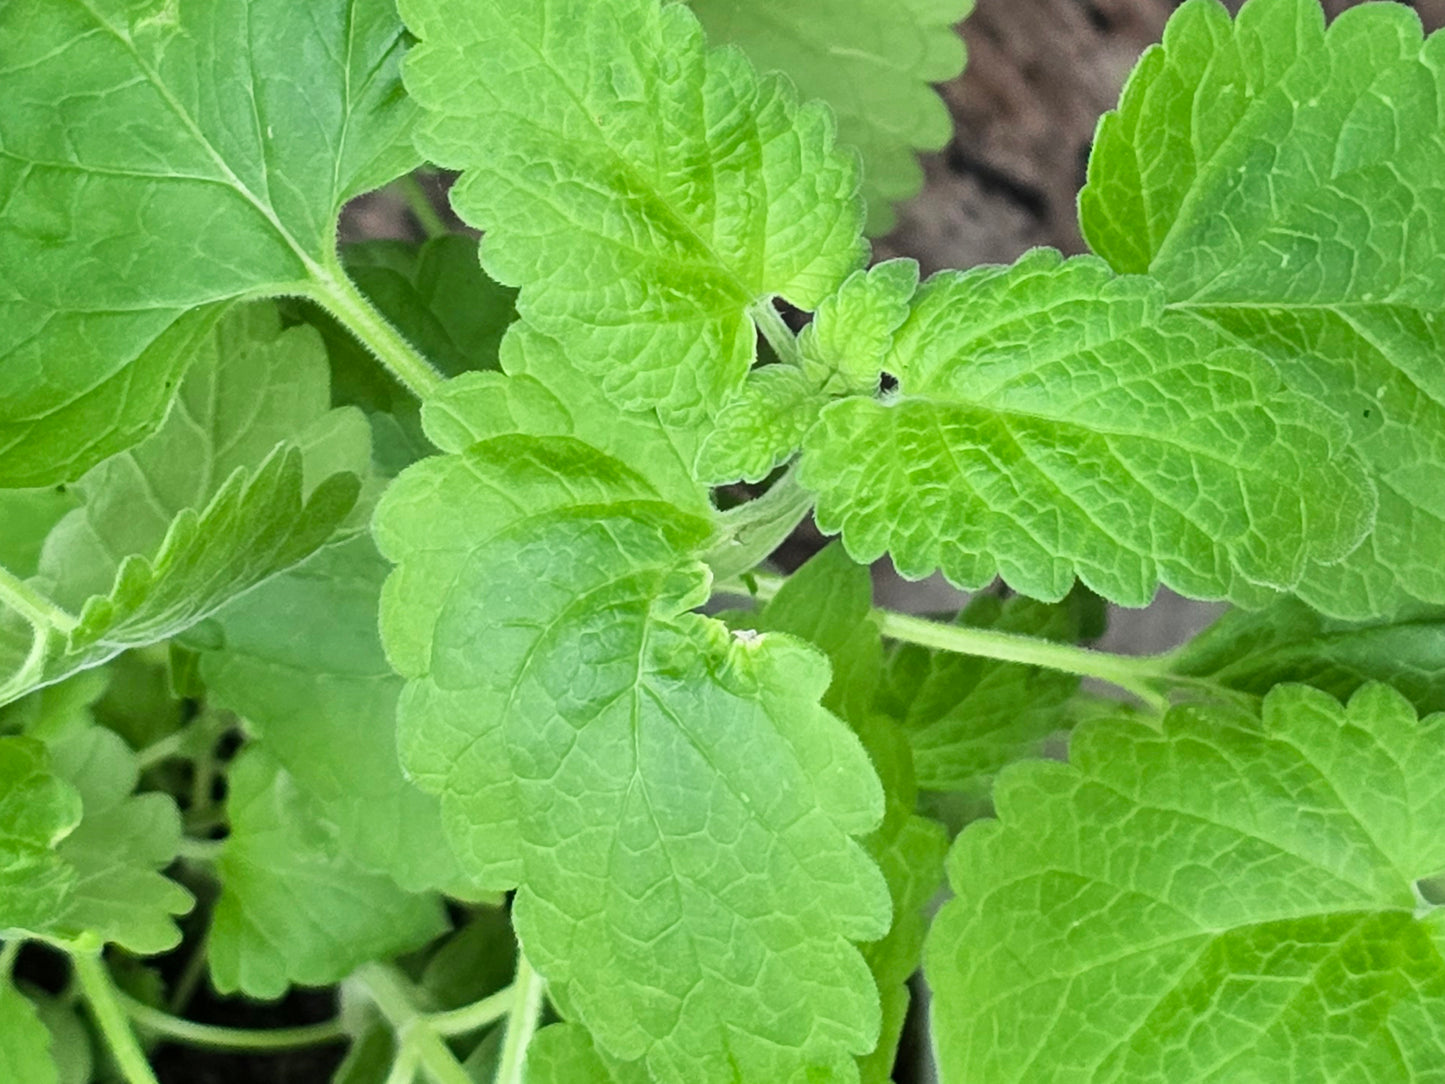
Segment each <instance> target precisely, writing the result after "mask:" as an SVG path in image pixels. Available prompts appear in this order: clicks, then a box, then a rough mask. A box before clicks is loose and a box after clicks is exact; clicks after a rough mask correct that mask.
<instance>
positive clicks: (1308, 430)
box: [801, 250, 1373, 606]
mask: <svg viewBox="0 0 1445 1084" xmlns="http://www.w3.org/2000/svg"><path fill="white" fill-rule="evenodd" d="M1163 302H1164V298H1163V295H1162V293H1161V291H1160V290H1159V288H1158V287H1157V286H1155V285H1154V284H1153V283H1151V282H1150V281H1149V280H1147V279H1144V278H1141V277H1133V276H1131V277H1118V276H1115V275H1113V274H1112V273H1111V272H1110V271H1109V270H1108V269H1107V268H1106V267H1105V266H1104V265H1103V264H1102V263H1101V262H1099V261H1097V260H1093V259H1088V258H1081V259H1076V260H1069V261H1062V260H1061V259H1060V258H1059V256H1058V254H1057V253H1054V252H1052V251H1049V250H1037V251H1035V252H1033V253H1030V254H1028V255H1026V256H1024V257H1023V258H1022V259H1021V260H1020V261H1019V262H1018V263H1017V264H1015V265H1013V266H1012V267H1006V268H999V267H985V268H979V269H977V270H975V271H972V272H968V273H966V274H964V273H948V272H945V273H943V274H941V275H938V276H935V277H934V278H933V279H932V280H930V281H929V282H928V283H927V284H925V285H924V287H923V288H922V289H921V290H920V291H919V293H918V295H917V297H916V299H915V301H914V305H913V311H912V313H911V315H910V316H909V319H908V321H907V323H905V324H904V325H903V327H902V329H901V330H900V331H899V332H898V334H897V335H896V336H895V337H894V339H893V344H892V349H891V351H890V353H889V356H888V358H887V359H886V361H885V364H884V368H885V369H886V371H888V372H890V373H892V374H893V375H894V376H896V377H897V379H898V389H897V392H896V394H890V395H888V396H887V397H885V399H884V400H883V401H876V400H873V399H868V398H861V397H855V398H849V399H843V400H840V401H838V402H836V403H834V404H832V405H831V406H829V407H827V408H826V409H825V410H824V411H823V413H822V417H821V419H820V421H819V423H818V425H817V426H815V427H814V428H813V430H812V431H811V432H810V433H809V435H808V438H807V440H806V443H805V445H804V459H803V465H802V474H801V480H802V482H803V484H804V485H805V486H807V487H808V488H810V489H812V490H813V491H814V492H816V493H818V511H817V519H818V524H819V526H820V527H821V528H823V529H824V530H825V531H830V532H836V531H841V533H842V535H843V541H844V543H845V545H847V547H848V550H849V552H850V553H851V554H852V555H853V556H854V558H855V559H857V560H859V561H860V562H868V561H872V560H873V559H874V558H876V557H878V556H880V555H881V554H883V553H884V552H887V553H890V554H891V555H892V557H893V560H894V563H895V564H896V565H897V566H898V568H899V570H900V571H901V572H902V573H903V574H904V575H905V576H909V577H913V578H919V577H922V576H925V575H927V574H929V573H930V572H932V571H933V570H934V569H939V568H941V569H942V571H943V573H944V574H945V575H946V576H947V577H948V578H949V579H950V580H951V581H953V582H954V583H955V584H957V585H958V586H960V587H963V588H966V589H972V588H977V587H981V586H983V585H985V584H987V583H988V582H989V581H991V580H992V579H993V578H994V577H995V576H996V575H1002V576H1003V578H1004V579H1005V581H1007V582H1008V584H1009V585H1010V586H1012V587H1013V588H1015V589H1016V590H1018V591H1020V592H1022V593H1024V594H1027V595H1030V596H1032V597H1035V598H1040V599H1046V600H1058V599H1061V598H1063V597H1064V595H1066V594H1067V593H1068V591H1069V589H1070V587H1071V586H1072V585H1073V583H1074V581H1075V578H1077V579H1079V580H1082V581H1083V582H1084V583H1085V584H1086V585H1087V586H1089V587H1091V588H1092V589H1093V590H1095V591H1097V592H1098V593H1099V594H1101V595H1104V596H1105V597H1106V598H1109V599H1112V600H1113V601H1116V602H1120V603H1123V604H1125V605H1134V606H1142V605H1144V604H1145V603H1147V602H1148V601H1149V600H1150V598H1151V597H1152V596H1153V594H1154V592H1155V590H1156V589H1157V587H1158V586H1159V584H1161V583H1163V584H1167V585H1169V586H1171V587H1173V588H1175V589H1176V590H1178V591H1180V592H1181V593H1183V594H1187V595H1190V596H1191V597H1196V598H1227V599H1232V600H1234V601H1236V602H1247V603H1254V604H1259V603H1262V602H1264V601H1267V600H1268V599H1269V598H1270V597H1271V595H1272V594H1273V593H1274V592H1275V591H1276V590H1278V589H1280V588H1288V587H1290V586H1292V585H1294V584H1296V583H1298V582H1299V581H1300V579H1301V577H1302V576H1304V574H1305V572H1306V570H1307V569H1308V568H1309V566H1310V565H1311V563H1312V562H1314V561H1328V560H1337V559H1339V558H1340V557H1342V556H1344V555H1345V554H1346V553H1348V552H1349V551H1350V549H1351V548H1352V547H1354V546H1355V545H1357V544H1358V543H1359V541H1360V539H1361V538H1362V537H1363V535H1364V533H1365V532H1366V530H1367V529H1368V528H1369V526H1370V523H1371V516H1372V513H1373V492H1372V490H1371V488H1370V486H1369V483H1368V480H1367V479H1366V478H1365V477H1364V473H1363V468H1362V467H1361V466H1360V464H1359V462H1358V461H1357V460H1355V459H1354V458H1353V456H1351V455H1350V454H1349V452H1348V451H1347V449H1346V448H1345V447H1344V445H1345V442H1346V434H1345V432H1344V431H1343V428H1342V426H1341V424H1340V422H1339V420H1338V419H1337V418H1336V417H1334V415H1332V414H1331V413H1329V412H1328V411H1326V410H1324V409H1322V408H1321V407H1319V406H1317V405H1315V404H1314V403H1312V402H1311V401H1309V400H1308V399H1305V398H1304V397H1302V396H1300V395H1297V394H1295V393H1293V392H1290V391H1289V390H1288V389H1286V388H1285V387H1284V386H1283V384H1282V383H1281V381H1280V379H1279V377H1278V376H1277V374H1276V373H1275V371H1274V369H1273V367H1272V366H1271V365H1270V364H1269V362H1268V360H1267V359H1265V358H1264V357H1262V356H1261V355H1259V354H1257V353H1255V352H1254V351H1252V350H1250V349H1248V348H1246V347H1243V346H1240V345H1238V344H1236V343H1235V342H1233V341H1232V340H1231V339H1229V338H1228V337H1227V336H1225V335H1223V334H1222V333H1221V332H1219V331H1218V330H1217V329H1216V328H1214V327H1213V326H1212V325H1211V324H1210V323H1209V322H1207V321H1205V320H1202V319H1199V318H1197V317H1194V316H1192V315H1189V314H1179V313H1166V312H1165V311H1164V307H1163Z"/></svg>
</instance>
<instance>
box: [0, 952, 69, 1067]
mask: <svg viewBox="0 0 1445 1084" xmlns="http://www.w3.org/2000/svg"><path fill="white" fill-rule="evenodd" d="M0 1080H15V1081H22V1080H23V1081H24V1082H25V1084H59V1081H60V1074H59V1072H58V1071H57V1070H56V1067H55V1059H54V1057H53V1056H52V1055H51V1052H50V1029H49V1028H47V1027H46V1026H45V1023H44V1021H42V1020H41V1019H40V1016H39V1014H38V1013H36V1011H35V1005H34V1003H33V1002H32V1001H31V1000H30V999H29V998H28V997H26V996H25V995H24V994H22V993H21V992H20V991H19V990H17V989H15V987H14V985H13V984H12V983H11V982H10V978H9V976H8V975H7V976H5V977H3V978H0Z"/></svg>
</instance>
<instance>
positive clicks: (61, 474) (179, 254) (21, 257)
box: [0, 0, 416, 485]
mask: <svg viewBox="0 0 1445 1084" xmlns="http://www.w3.org/2000/svg"><path fill="white" fill-rule="evenodd" d="M0 41H4V42H5V53H4V57H3V58H0V102H4V103H5V108H4V109H3V110H0V146H3V147H4V148H5V153H4V155H3V156H0V207H4V208H5V213H4V215H3V217H0V284H3V285H0V329H3V330H0V376H3V380H4V386H5V395H4V398H3V406H0V483H3V484H7V485H41V484H43V483H47V482H51V481H56V480H60V479H63V478H74V477H77V476H78V475H80V474H81V473H82V472H83V471H84V470H86V469H87V468H88V467H90V466H91V465H92V464H94V463H97V462H99V461H100V460H101V459H103V458H105V457H106V456H108V455H111V454H113V453H115V452H118V451H121V450H122V449H124V448H126V447H129V446H130V445H132V444H134V443H135V442H136V441H138V440H139V439H140V438H142V437H143V436H144V435H145V434H146V433H147V432H148V431H150V430H151V429H153V428H154V427H155V426H156V425H157V423H159V421H160V420H161V416H162V414H163V413H164V411H165V409H166V406H167V404H168V402H169V401H170V398H171V394H172V393H173V391H174V389H175V386H176V381H177V378H178V377H179V375H180V373H181V372H182V371H183V369H184V368H185V366H186V364H187V363H188V362H189V360H190V357H189V352H190V350H191V349H193V348H194V346H195V344H196V342H197V341H198V340H199V338H200V337H201V336H203V335H204V334H205V333H206V332H207V331H208V330H209V328H208V324H209V322H210V321H212V320H214V318H215V316H216V312H215V311H213V310H212V309H208V308H207V307H206V306H207V304H208V303H210V302H219V301H223V300H228V299H232V298H237V297H242V296H250V297H254V296H257V295H258V294H264V293H297V292H306V291H307V290H309V289H313V288H314V287H315V286H316V285H317V284H318V283H321V284H324V283H326V282H328V281H330V280H331V279H332V278H334V276H336V275H337V274H339V272H337V271H336V270H335V268H334V264H335V258H334V255H333V252H334V248H335V219H336V214H337V212H338V210H339V209H340V207H341V205H342V203H344V202H345V201H346V200H347V199H349V198H350V197H351V196H354V195H356V194H358V193H361V192H364V191H367V190H368V189H371V188H375V187H377V186H378V185H380V184H383V183H385V182H386V181H388V180H390V179H391V178H392V177H394V176H396V175H398V174H400V173H403V172H405V171H406V170H407V169H410V168H411V167H412V166H413V165H414V164H415V162H416V157H415V151H413V149H412V147H411V142H410V127H411V124H412V122H413V120H414V116H415V112H414V107H413V106H412V105H411V104H410V103H409V102H408V101H407V100H406V98H405V97H404V96H403V95H401V94H400V93H398V91H399V84H398V77H397V67H398V62H399V59H400V55H401V51H402V31H401V26H400V24H399V23H398V21H397V18H396V13H395V11H394V9H393V6H392V4H391V2H390V0H317V2H314V3H307V4H304V5H298V4H294V3H291V2H290V0H211V2H207V3H163V2H161V0H93V2H90V3H85V4H74V3H70V2H69V0H36V2H32V3H25V4H7V5H5V8H4V10H3V12H0Z"/></svg>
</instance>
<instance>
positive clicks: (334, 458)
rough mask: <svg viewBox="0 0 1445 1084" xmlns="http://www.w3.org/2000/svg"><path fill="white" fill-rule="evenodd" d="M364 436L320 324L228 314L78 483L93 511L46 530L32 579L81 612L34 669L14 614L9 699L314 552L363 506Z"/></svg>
mask: <svg viewBox="0 0 1445 1084" xmlns="http://www.w3.org/2000/svg"><path fill="white" fill-rule="evenodd" d="M367 442H368V435H367V429H366V425H365V422H364V419H363V418H362V416H361V414H360V413H359V412H358V411H355V410H330V409H329V392H328V383H327V370H326V360H325V354H324V351H323V348H322V346H321V342H320V338H319V336H318V335H317V334H316V333H315V332H314V331H312V330H311V329H309V328H292V329H290V330H287V331H282V330H281V328H280V324H279V322H278V320H277V317H276V314H275V311H274V308H273V307H272V306H269V305H261V306H254V307H250V308H247V309H242V310H239V311H237V312H236V313H234V314H232V315H231V316H229V317H227V319H225V320H224V321H222V322H221V323H220V324H219V325H217V327H216V329H215V331H214V333H213V335H212V336H211V337H210V338H209V340H208V342H207V345H206V349H205V350H204V351H203V352H202V354H201V356H200V357H199V358H198V360H197V361H196V363H195V365H194V366H193V367H192V369H191V371H190V373H189V375H188V376H187V377H186V380H185V383H184V385H183V387H182V389H181V391H180V394H179V395H178V397H177V399H176V403H175V406H174V408H173V410H172V411H171V414H170V415H169V416H168V418H167V419H166V422H165V424H164V425H163V426H162V427H161V428H160V429H159V430H158V431H157V432H155V433H154V434H152V435H151V436H150V437H149V438H148V439H147V440H145V441H144V442H143V443H142V444H140V445H139V446H137V447H136V448H134V449H131V450H130V451H126V452H121V453H119V454H118V455H115V456H112V457H111V458H110V459H107V460H106V461H104V462H102V463H100V464H98V465H97V466H95V467H94V468H92V469H91V470H90V471H89V472H88V473H87V474H86V475H85V476H84V477H83V478H82V479H81V480H80V481H79V482H77V483H76V484H75V485H74V486H73V487H71V488H72V489H73V491H74V492H75V493H77V494H78V495H79V496H80V497H81V499H82V501H83V504H82V507H80V508H78V509H76V510H75V511H73V512H71V513H70V514H68V515H67V516H66V517H65V518H64V519H62V520H61V521H60V522H59V524H57V526H56V527H55V529H54V530H53V531H52V532H51V534H50V536H49V537H48V538H47V539H46V543H45V549H44V551H43V552H42V554H41V559H40V569H39V574H38V576H37V577H36V578H35V580H34V581H32V582H33V585H34V586H35V587H36V588H37V589H38V590H40V591H42V592H43V593H44V594H45V595H46V596H48V598H49V599H51V600H52V601H53V602H55V603H56V604H58V605H59V606H61V607H62V608H64V609H66V610H68V611H69V612H70V613H71V614H74V615H76V616H77V618H78V623H77V626H76V628H74V629H73V630H70V631H69V632H68V634H67V633H66V631H65V630H62V629H51V630H48V632H47V634H46V637H45V639H46V641H47V642H46V647H47V657H46V658H45V659H44V661H43V666H42V668H41V670H40V673H39V674H38V675H36V674H34V673H33V672H31V671H30V670H27V669H26V668H25V667H24V666H23V663H24V660H25V659H26V657H27V654H28V652H29V650H30V631H29V629H28V627H26V626H24V624H23V622H21V621H20V620H19V619H18V617H17V616H15V615H10V614H7V615H6V616H7V617H9V618H10V621H9V624H8V626H7V625H3V623H0V661H7V657H8V661H9V669H10V670H11V673H12V674H13V675H14V676H13V677H12V678H11V680H10V682H9V683H8V684H3V683H0V701H3V700H4V699H7V698H9V697H14V696H16V695H20V694H22V693H24V692H25V691H27V690H28V689H29V688H32V687H34V685H35V684H36V683H37V682H54V681H57V680H59V679H61V678H63V677H65V676H66V675H68V674H71V673H74V672H75V671H77V670H79V669H83V668H85V667H90V666H96V665H98V664H100V663H103V662H105V661H106V660H108V659H110V658H112V657H114V656H115V655H117V654H118V653H120V652H121V651H124V650H125V649H127V648H130V647H136V646H141V645H144V644H150V643H155V642H157V641H159V640H163V639H166V638H167V637H170V636H174V635H176V634H177V633H179V632H181V631H183V630H185V629H186V628H188V627H190V626H191V625H193V624H194V623H195V622H197V621H199V620H200V619H202V618H203V617H205V616H207V615H208V614H210V613H212V612H213V611H215V610H216V609H217V608H219V607H220V606H222V605H223V604H225V603H226V602H227V601H229V600H230V599H231V598H233V597H235V596H236V595H238V594H241V593H242V592H244V591H245V590H247V589H249V588H250V587H253V586H254V585H256V584H257V583H260V582H262V581H264V580H266V579H268V578H269V577H271V576H273V575H275V574H276V573H277V572H279V571H281V570H282V569H285V568H288V567H290V566H291V565H294V564H296V563H297V562H298V561H300V560H302V559H303V558H305V557H306V556H307V555H308V554H310V553H311V552H312V551H313V550H315V549H316V548H317V547H318V546H320V545H321V544H322V543H323V542H325V541H326V539H327V538H328V537H330V536H331V534H332V533H333V531H334V530H335V529H336V527H337V526H338V524H339V523H340V522H341V520H342V518H343V517H344V516H345V515H346V513H347V512H348V511H350V509H351V507H352V505H353V504H354V502H355V499H356V494H357V489H358V482H357V479H356V477H355V476H354V474H353V473H350V472H357V473H359V472H363V471H365V470H366V464H367V461H368V458H369V454H368V444H367ZM0 672H3V670H0Z"/></svg>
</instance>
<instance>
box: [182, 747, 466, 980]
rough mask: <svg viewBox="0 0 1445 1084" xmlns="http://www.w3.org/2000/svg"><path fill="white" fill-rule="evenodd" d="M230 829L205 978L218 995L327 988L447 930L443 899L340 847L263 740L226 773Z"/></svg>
mask: <svg viewBox="0 0 1445 1084" xmlns="http://www.w3.org/2000/svg"><path fill="white" fill-rule="evenodd" d="M228 778H229V781H230V794H229V796H228V798H227V803H226V804H227V810H228V812H229V815H230V823H231V835H230V837H229V838H228V839H227V840H226V845H225V848H224V849H223V850H222V852H221V855H220V857H219V858H218V859H217V860H216V871H217V873H219V874H220V877H221V898H220V899H219V900H218V901H217V903H216V910H215V914H214V917H213V918H212V921H211V932H210V938H209V941H208V945H209V952H208V960H209V962H210V967H211V980H212V981H213V982H214V983H215V985H216V989H217V990H219V991H220V992H221V993H223V994H229V993H235V992H237V991H240V992H241V993H244V994H246V995H248V996H250V997H259V998H268V999H269V998H277V997H280V996H281V995H282V994H284V993H285V992H286V988H287V986H288V985H289V984H291V983H299V984H302V985H305V986H329V985H330V984H332V983H335V982H339V981H340V980H341V979H343V978H345V977H346V976H347V975H349V974H351V972H352V971H354V970H355V969H356V968H357V967H359V966H361V965H362V964H364V963H366V962H368V961H370V960H382V959H389V958H390V957H392V956H396V955H399V954H401V953H404V952H409V951H411V950H412V949H416V948H419V947H421V946H422V945H424V944H426V943H427V942H428V941H430V940H432V938H434V937H436V936H437V935H439V934H441V933H442V932H444V931H445V930H446V928H447V922H446V915H445V913H444V912H443V909H442V906H441V901H440V899H439V898H438V897H435V896H419V895H412V894H411V893H408V892H405V891H403V890H402V889H400V888H398V887H397V886H396V884H395V883H394V882H392V881H391V880H390V879H389V878H387V877H384V876H381V875H379V874H374V873H369V872H367V871H366V870H365V869H363V868H362V867H360V866H358V865H357V864H356V863H355V862H353V861H351V860H350V859H348V858H346V857H345V856H344V855H342V854H341V853H340V850H339V848H338V847H337V845H336V840H335V839H334V838H333V836H332V833H331V832H330V831H329V829H328V826H327V825H325V824H323V823H322V822H320V821H318V820H316V819H315V817H314V816H313V815H312V814H311V813H310V810H309V808H308V806H307V804H306V802H305V800H304V797H303V796H302V795H301V793H300V792H299V791H297V789H296V788H295V786H294V785H293V784H292V782H291V780H290V778H289V777H288V776H287V775H286V774H285V772H284V771H283V770H282V769H281V767H280V765H279V764H277V763H276V762H275V761H274V760H272V759H271V758H270V757H269V756H267V755H266V753H264V752H263V751H262V750H261V749H259V748H252V749H250V750H248V751H247V752H245V753H244V754H243V755H242V756H241V757H240V758H239V759H238V760H237V761H236V763H234V764H233V765H232V766H231V770H230V772H229V774H228Z"/></svg>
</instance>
